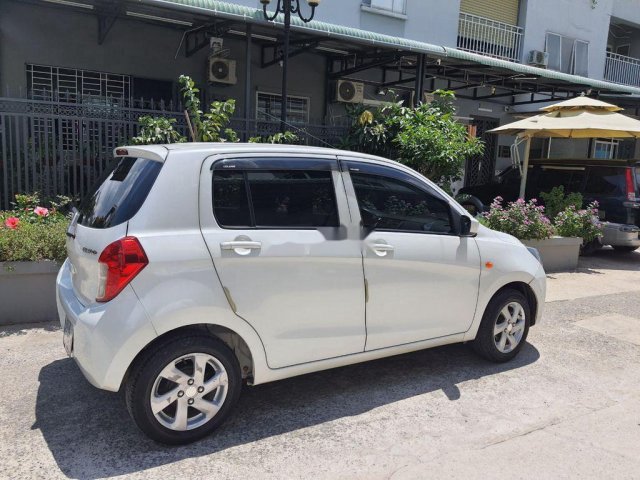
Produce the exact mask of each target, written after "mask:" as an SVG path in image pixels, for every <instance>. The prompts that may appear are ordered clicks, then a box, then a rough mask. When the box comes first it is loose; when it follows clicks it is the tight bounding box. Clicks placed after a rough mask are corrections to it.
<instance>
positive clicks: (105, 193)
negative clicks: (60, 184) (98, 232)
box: [78, 157, 162, 228]
mask: <svg viewBox="0 0 640 480" xmlns="http://www.w3.org/2000/svg"><path fill="white" fill-rule="evenodd" d="M161 168H162V163H160V162H157V161H155V160H149V159H147V158H136V157H123V158H122V159H121V160H120V161H119V162H118V163H117V165H116V167H115V168H114V169H113V170H112V171H111V172H110V173H108V174H107V177H106V179H105V180H104V181H103V182H102V183H100V182H99V183H98V184H97V188H95V189H94V190H93V192H91V193H90V194H89V195H88V196H87V197H85V199H84V200H83V201H82V203H81V204H80V207H79V208H78V211H79V212H80V216H79V217H78V223H79V224H80V225H84V226H85V227H90V228H109V227H115V226H116V225H120V224H121V223H124V222H127V221H129V220H130V219H131V218H132V217H133V216H134V215H135V214H136V213H137V212H138V210H140V207H141V206H142V204H143V203H144V201H145V199H146V198H147V195H148V194H149V191H150V190H151V187H152V186H153V184H154V182H155V181H156V178H157V177H158V173H160V169H161Z"/></svg>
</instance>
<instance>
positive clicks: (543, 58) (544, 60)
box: [527, 50, 549, 68]
mask: <svg viewBox="0 0 640 480" xmlns="http://www.w3.org/2000/svg"><path fill="white" fill-rule="evenodd" d="M527 63H528V64H529V65H536V66H538V67H545V68H546V67H547V65H549V54H548V53H547V52H541V51H540V50H531V51H530V52H529V59H528V61H527Z"/></svg>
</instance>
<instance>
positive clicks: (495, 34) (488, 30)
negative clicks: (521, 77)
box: [458, 12, 524, 62]
mask: <svg viewBox="0 0 640 480" xmlns="http://www.w3.org/2000/svg"><path fill="white" fill-rule="evenodd" d="M523 36H524V29H523V28H522V27H518V26H516V25H509V24H508V23H502V22H497V21H495V20H491V19H489V18H484V17H479V16H478V15H472V14H470V13H464V12H460V17H459V19H458V48H459V49H461V50H466V51H468V52H474V53H481V54H483V55H488V56H490V57H495V58H501V59H503V60H510V61H512V62H520V51H521V46H522V38H523Z"/></svg>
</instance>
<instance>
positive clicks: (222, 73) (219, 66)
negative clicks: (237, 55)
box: [209, 57, 238, 85]
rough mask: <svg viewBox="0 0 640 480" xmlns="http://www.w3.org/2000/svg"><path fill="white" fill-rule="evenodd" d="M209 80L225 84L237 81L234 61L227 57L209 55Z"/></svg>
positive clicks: (232, 83)
mask: <svg viewBox="0 0 640 480" xmlns="http://www.w3.org/2000/svg"><path fill="white" fill-rule="evenodd" d="M209 81H210V82H213V83H224V84H226V85H235V84H236V83H238V78H237V76H236V61H235V60H230V59H228V58H221V57H209Z"/></svg>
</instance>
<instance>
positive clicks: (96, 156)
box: [0, 97, 346, 210]
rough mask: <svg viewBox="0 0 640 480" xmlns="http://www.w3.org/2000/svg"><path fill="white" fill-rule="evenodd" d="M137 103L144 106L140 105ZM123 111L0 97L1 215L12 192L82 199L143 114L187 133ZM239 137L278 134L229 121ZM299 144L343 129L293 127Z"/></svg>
mask: <svg viewBox="0 0 640 480" xmlns="http://www.w3.org/2000/svg"><path fill="white" fill-rule="evenodd" d="M141 103H145V102H142V101H141ZM178 107H179V108H178V109H175V111H171V110H169V109H164V106H163V105H160V106H159V108H157V109H154V105H153V102H152V104H151V109H149V108H145V109H142V108H129V107H123V106H121V105H118V104H114V103H113V102H110V101H108V99H104V101H98V99H95V98H93V99H92V101H91V103H88V102H84V103H71V102H58V101H44V100H33V99H21V98H1V97H0V210H2V209H6V208H9V207H10V205H11V202H13V200H14V197H15V194H16V193H32V192H39V193H40V195H41V197H42V198H53V197H55V196H56V195H66V196H69V197H72V198H76V199H81V198H83V197H84V195H85V194H86V193H87V192H88V191H89V189H90V188H91V186H92V185H93V183H94V182H95V181H96V180H97V179H98V178H99V177H100V175H101V174H102V172H103V171H104V169H105V168H106V167H107V166H108V165H109V164H110V163H111V162H112V159H113V149H114V148H116V147H117V146H119V145H124V144H127V143H128V142H129V141H130V139H131V138H132V137H134V136H136V135H137V134H138V129H139V124H138V118H139V117H140V116H142V115H151V116H164V117H170V118H175V119H177V123H176V129H177V130H178V131H180V132H181V133H182V134H186V126H185V120H184V115H183V111H182V109H181V108H180V106H178ZM230 127H231V128H233V129H234V130H235V131H236V132H237V133H238V136H239V137H240V138H242V139H245V140H246V139H247V138H249V137H252V136H256V135H263V136H267V135H270V134H273V133H276V132H278V131H279V127H280V122H278V121H257V120H255V119H250V120H246V119H243V118H233V119H232V121H231V125H230ZM292 129H293V130H294V132H295V133H296V134H297V135H298V138H299V143H301V144H306V145H318V146H333V145H337V144H339V142H340V139H341V138H343V137H344V135H345V134H346V127H340V126H330V125H310V124H306V125H301V126H300V127H295V128H292Z"/></svg>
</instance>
